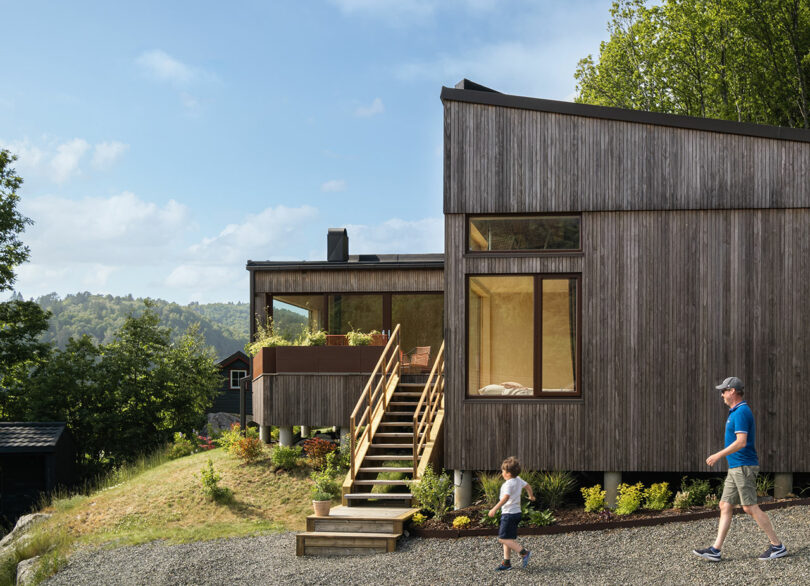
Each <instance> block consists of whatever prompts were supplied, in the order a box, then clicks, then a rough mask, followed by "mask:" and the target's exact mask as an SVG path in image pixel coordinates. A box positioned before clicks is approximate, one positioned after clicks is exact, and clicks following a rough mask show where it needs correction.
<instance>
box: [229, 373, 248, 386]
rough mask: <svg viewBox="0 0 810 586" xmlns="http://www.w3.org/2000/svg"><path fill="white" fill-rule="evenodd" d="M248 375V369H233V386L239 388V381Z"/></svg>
mask: <svg viewBox="0 0 810 586" xmlns="http://www.w3.org/2000/svg"><path fill="white" fill-rule="evenodd" d="M246 376H247V370H232V371H231V388H232V389H238V388H239V381H240V380H242V379H243V378H245V377H246Z"/></svg>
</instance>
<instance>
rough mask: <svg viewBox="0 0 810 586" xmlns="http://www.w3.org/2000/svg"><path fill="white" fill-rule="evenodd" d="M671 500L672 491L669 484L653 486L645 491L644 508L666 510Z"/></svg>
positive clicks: (660, 483)
mask: <svg viewBox="0 0 810 586" xmlns="http://www.w3.org/2000/svg"><path fill="white" fill-rule="evenodd" d="M671 498H672V491H671V490H669V483H668V482H659V483H658V484H653V485H652V486H650V488H648V489H647V490H645V491H644V508H646V509H652V510H653V511H660V510H662V509H666V508H667V505H669V499H671Z"/></svg>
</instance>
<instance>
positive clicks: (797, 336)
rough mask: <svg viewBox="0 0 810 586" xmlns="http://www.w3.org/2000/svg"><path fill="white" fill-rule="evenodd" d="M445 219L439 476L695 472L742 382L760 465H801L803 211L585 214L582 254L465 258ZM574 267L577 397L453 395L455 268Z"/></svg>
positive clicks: (807, 410)
mask: <svg viewBox="0 0 810 586" xmlns="http://www.w3.org/2000/svg"><path fill="white" fill-rule="evenodd" d="M465 222H466V218H465V216H464V215H462V214H447V215H446V216H445V240H446V254H447V257H446V263H445V271H446V287H447V290H446V294H445V316H446V331H447V338H446V347H447V363H446V368H447V381H446V403H447V408H446V412H447V418H446V430H445V433H446V440H447V442H446V450H445V463H444V464H445V467H447V468H454V469H466V470H470V469H473V470H480V469H497V467H498V466H499V464H500V462H501V460H502V459H503V458H504V457H505V456H507V455H516V456H518V457H519V458H521V460H522V461H523V462H524V464H525V465H526V466H528V467H532V468H541V469H560V468H563V469H570V470H649V471H708V470H709V468H708V467H707V466H706V465H705V458H706V456H707V455H708V454H710V453H712V452H715V451H717V450H718V449H719V448H721V447H722V445H723V443H722V442H723V435H722V434H723V425H724V422H725V418H726V414H727V409H726V407H725V406H724V405H723V403H722V402H721V400H720V397H719V393H717V392H716V391H714V389H713V387H714V385H715V384H717V383H718V382H719V381H720V380H722V379H723V378H725V377H726V376H730V375H735V376H739V377H740V378H742V379H743V380H744V381H745V383H746V391H747V392H746V399H747V400H748V402H749V404H750V405H751V407H752V409H753V411H754V414H755V417H756V421H757V438H758V439H757V449H758V451H759V455H760V460H761V464H762V468H763V470H766V471H774V472H778V471H792V472H807V471H810V450H807V446H806V440H805V439H804V438H806V434H805V433H804V432H803V430H804V429H805V427H806V422H807V421H808V419H810V403H809V402H808V401H807V399H806V396H805V395H806V392H805V391H804V387H805V386H806V380H805V379H806V373H807V371H808V366H810V342H809V341H808V340H807V335H806V333H807V332H808V331H810V303H808V301H807V300H808V299H810V279H808V275H810V238H808V234H810V210H808V209H774V210H714V211H639V212H597V213H583V214H582V222H583V256H582V257H581V258H576V257H564V258H563V257H556V258H555V257H549V258H541V257H539V256H538V257H520V258H495V259H481V258H472V255H468V256H466V257H465V255H464V254H463V250H464V248H465V242H464V237H465ZM576 263H580V266H581V272H582V295H583V297H582V340H583V342H582V358H581V359H582V381H581V383H582V399H581V400H572V401H563V400H558V401H547V400H537V401H521V402H520V403H514V402H509V401H508V400H486V401H480V400H471V399H466V368H465V365H466V348H465V332H466V323H465V304H464V303H458V300H459V299H463V298H464V291H465V288H464V286H465V278H466V277H465V273H480V272H485V271H489V270H491V271H492V272H493V273H506V274H508V273H523V272H526V271H527V270H530V268H531V267H536V270H537V271H538V272H545V271H546V270H550V271H556V270H557V268H558V269H559V270H560V271H561V272H563V271H564V272H568V271H576V270H577V269H576V268H575V265H576Z"/></svg>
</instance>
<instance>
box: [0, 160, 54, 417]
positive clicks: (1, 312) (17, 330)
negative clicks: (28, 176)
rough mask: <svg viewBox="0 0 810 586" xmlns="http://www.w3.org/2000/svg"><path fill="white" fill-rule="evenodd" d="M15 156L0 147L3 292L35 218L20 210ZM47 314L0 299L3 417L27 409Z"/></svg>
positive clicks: (24, 255)
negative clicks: (26, 393) (25, 385)
mask: <svg viewBox="0 0 810 586" xmlns="http://www.w3.org/2000/svg"><path fill="white" fill-rule="evenodd" d="M16 158H17V157H15V156H14V155H12V154H11V153H9V152H8V151H7V150H4V149H3V150H0V292H2V291H7V290H9V289H11V287H12V286H13V285H14V279H15V273H14V269H15V267H16V266H17V265H19V264H21V263H23V262H25V261H26V260H28V255H29V250H28V247H27V246H25V245H24V244H23V243H22V241H21V240H20V233H21V232H22V231H23V230H25V227H26V226H27V225H29V224H31V223H32V222H31V220H30V219H28V218H26V217H25V216H23V215H22V214H20V212H19V211H17V203H18V202H19V199H20V198H19V196H18V195H17V190H18V189H19V188H20V186H21V185H22V178H21V177H19V176H18V175H17V174H16V173H15V171H14V169H12V168H11V164H12V163H13V162H14V161H15V160H16ZM48 317H49V314H48V313H46V312H44V311H43V310H42V309H41V308H40V307H39V305H37V304H36V303H34V302H33V301H23V300H22V299H20V298H18V297H17V296H14V297H13V298H12V300H11V301H6V302H4V303H0V419H19V418H20V417H21V415H22V413H23V412H24V397H23V396H22V394H21V393H22V390H21V389H22V387H21V384H22V382H23V381H24V379H25V377H26V376H27V372H28V370H29V369H30V368H31V367H32V366H34V365H36V364H38V363H40V362H41V361H43V360H44V359H45V358H46V357H47V355H48V352H49V348H50V347H49V346H48V345H47V344H43V343H42V342H40V341H39V337H40V335H41V334H42V332H44V331H46V330H47V329H48Z"/></svg>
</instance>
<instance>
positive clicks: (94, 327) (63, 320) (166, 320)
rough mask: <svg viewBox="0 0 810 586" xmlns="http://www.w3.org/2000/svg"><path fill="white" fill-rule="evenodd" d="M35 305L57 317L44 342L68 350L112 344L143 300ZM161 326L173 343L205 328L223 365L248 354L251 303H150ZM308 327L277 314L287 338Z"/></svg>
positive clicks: (51, 298)
mask: <svg viewBox="0 0 810 586" xmlns="http://www.w3.org/2000/svg"><path fill="white" fill-rule="evenodd" d="M35 301H36V302H37V303H38V304H39V305H40V307H42V308H43V309H45V310H48V311H50V312H51V313H52V314H53V316H52V317H51V319H50V322H49V325H50V327H49V329H48V331H47V332H46V333H45V334H43V336H42V340H43V341H44V342H50V343H53V344H55V345H56V346H57V347H59V348H64V347H65V345H66V344H67V341H68V340H69V339H70V338H80V337H81V336H82V335H84V334H87V335H88V336H91V337H92V338H94V339H95V340H96V341H97V342H99V343H102V344H108V343H109V342H111V341H112V339H113V335H114V333H115V332H116V331H117V330H118V329H119V328H120V327H121V325H122V324H123V323H124V320H125V319H126V317H127V316H128V315H129V314H134V315H140V314H141V313H142V312H143V310H144V307H145V306H144V300H143V299H141V298H134V297H132V295H127V296H125V297H113V296H112V295H95V294H92V293H87V292H85V293H76V294H74V295H67V296H65V297H64V299H62V298H60V297H59V295H57V294H56V293H50V294H48V295H43V296H42V297H39V298H38V299H35ZM150 301H151V302H152V303H153V304H154V310H155V312H156V313H157V314H158V315H159V316H160V323H161V325H163V326H166V327H169V328H171V329H172V336H173V338H172V339H173V340H174V339H177V338H179V337H180V335H182V334H183V332H185V331H186V330H187V329H188V327H189V326H191V325H192V324H195V323H199V324H200V330H201V331H202V333H203V336H204V337H205V340H206V343H207V344H208V345H209V346H213V347H214V350H215V352H216V354H217V356H218V357H219V359H220V360H221V359H223V358H226V357H228V356H230V355H231V354H233V353H234V352H236V351H237V350H242V351H244V347H245V344H246V343H247V341H248V332H249V326H250V305H249V304H248V303H196V302H194V303H189V304H188V305H178V304H177V303H171V302H168V301H164V300H162V299H150ZM305 323H306V318H305V317H304V316H302V315H299V314H297V313H294V312H292V311H287V310H284V309H281V308H277V309H276V311H275V324H276V327H277V329H279V330H283V331H284V332H285V333H286V332H293V331H295V332H296V333H298V332H300V331H301V329H302V328H303V327H304V324H305Z"/></svg>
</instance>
